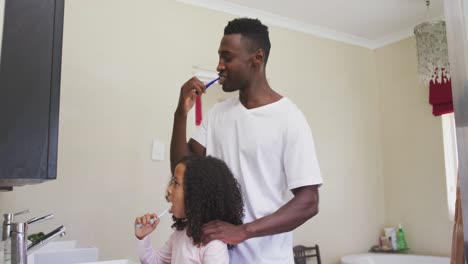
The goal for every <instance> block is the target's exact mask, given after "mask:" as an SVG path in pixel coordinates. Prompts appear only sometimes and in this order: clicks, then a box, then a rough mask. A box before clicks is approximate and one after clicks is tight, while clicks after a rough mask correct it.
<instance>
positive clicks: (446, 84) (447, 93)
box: [429, 71, 453, 116]
mask: <svg viewBox="0 0 468 264" xmlns="http://www.w3.org/2000/svg"><path fill="white" fill-rule="evenodd" d="M441 80H442V81H441V82H440V83H439V82H436V81H434V80H431V81H430V82H429V103H430V104H431V105H432V114H433V115H434V116H439V115H443V114H448V113H453V100H452V81H451V80H450V79H449V78H447V76H446V75H445V72H444V71H442V77H441Z"/></svg>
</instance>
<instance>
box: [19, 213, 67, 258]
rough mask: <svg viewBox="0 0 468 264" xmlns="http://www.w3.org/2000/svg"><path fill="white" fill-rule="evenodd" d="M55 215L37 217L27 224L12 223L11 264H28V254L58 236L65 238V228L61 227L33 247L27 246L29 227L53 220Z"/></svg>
mask: <svg viewBox="0 0 468 264" xmlns="http://www.w3.org/2000/svg"><path fill="white" fill-rule="evenodd" d="M53 217H54V215H53V214H49V215H46V216H43V217H39V218H37V217H35V218H33V219H31V220H29V221H27V222H25V223H12V227H11V264H27V263H28V254H29V253H31V252H33V251H34V250H37V249H39V248H41V247H42V246H44V245H45V244H47V243H48V242H50V241H51V240H52V239H54V238H56V237H57V236H65V227H63V226H60V227H58V228H56V229H54V230H52V231H51V232H50V233H48V234H47V235H45V236H44V237H42V238H41V239H39V240H38V241H35V242H34V243H32V244H31V245H29V246H27V241H26V232H27V231H28V225H30V224H34V223H39V222H42V221H45V220H48V219H51V218H53Z"/></svg>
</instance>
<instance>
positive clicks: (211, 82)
mask: <svg viewBox="0 0 468 264" xmlns="http://www.w3.org/2000/svg"><path fill="white" fill-rule="evenodd" d="M217 80H219V77H218V78H216V79H214V80H212V81H210V82H209V83H207V84H206V85H205V89H208V87H210V86H211V85H212V84H213V83H215V82H216V81H217Z"/></svg>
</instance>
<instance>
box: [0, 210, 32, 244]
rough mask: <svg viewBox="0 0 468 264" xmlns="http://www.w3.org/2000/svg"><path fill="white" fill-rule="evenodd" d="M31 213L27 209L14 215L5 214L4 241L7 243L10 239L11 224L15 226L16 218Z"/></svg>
mask: <svg viewBox="0 0 468 264" xmlns="http://www.w3.org/2000/svg"><path fill="white" fill-rule="evenodd" d="M29 212H31V211H30V210H29V209H27V210H24V211H21V212H17V213H14V214H4V215H3V218H4V220H3V231H2V241H5V240H7V239H8V238H9V237H10V233H11V224H13V220H14V218H15V216H17V215H22V214H26V213H29Z"/></svg>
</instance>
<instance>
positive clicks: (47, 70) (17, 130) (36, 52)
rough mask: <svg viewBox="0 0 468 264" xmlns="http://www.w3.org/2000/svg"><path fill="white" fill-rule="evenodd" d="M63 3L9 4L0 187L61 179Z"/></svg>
mask: <svg viewBox="0 0 468 264" xmlns="http://www.w3.org/2000/svg"><path fill="white" fill-rule="evenodd" d="M63 12H64V0H6V1H5V8H4V23H3V38H2V46H1V53H0V56H1V58H0V188H1V189H3V190H11V189H12V187H13V186H21V185H25V184H33V183H40V182H43V181H46V180H51V179H55V178H56V175H57V143H58V118H59V98H60V71H61V58H62V35H63Z"/></svg>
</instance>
